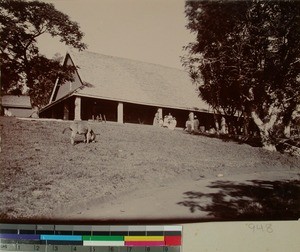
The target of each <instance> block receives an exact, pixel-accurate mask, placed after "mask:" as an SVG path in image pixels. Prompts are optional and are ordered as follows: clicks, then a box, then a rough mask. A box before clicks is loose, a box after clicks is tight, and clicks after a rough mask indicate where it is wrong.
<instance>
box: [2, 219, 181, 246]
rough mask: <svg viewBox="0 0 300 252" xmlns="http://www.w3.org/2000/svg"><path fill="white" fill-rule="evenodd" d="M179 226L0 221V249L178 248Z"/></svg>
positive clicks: (179, 243)
mask: <svg viewBox="0 0 300 252" xmlns="http://www.w3.org/2000/svg"><path fill="white" fill-rule="evenodd" d="M181 245H182V226H172V225H170V226H83V225H81V226H80V225H31V224H22V225H18V224H0V251H1V252H8V251H16V252H28V251H38V252H81V251H82V252H180V251H181Z"/></svg>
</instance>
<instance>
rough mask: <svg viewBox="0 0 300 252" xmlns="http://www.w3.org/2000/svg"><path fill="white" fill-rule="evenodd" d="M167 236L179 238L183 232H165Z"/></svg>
mask: <svg viewBox="0 0 300 252" xmlns="http://www.w3.org/2000/svg"><path fill="white" fill-rule="evenodd" d="M165 235H169V236H178V235H181V231H165Z"/></svg>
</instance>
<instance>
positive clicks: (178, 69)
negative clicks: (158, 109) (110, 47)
mask: <svg viewBox="0 0 300 252" xmlns="http://www.w3.org/2000/svg"><path fill="white" fill-rule="evenodd" d="M67 53H69V54H70V55H71V56H72V55H74V54H81V53H88V54H94V55H99V56H100V55H101V56H104V57H107V58H115V59H121V60H129V61H132V62H136V63H143V64H148V65H154V66H159V67H163V68H169V69H172V70H177V71H182V72H186V73H187V71H186V70H184V69H180V68H176V67H171V66H166V65H162V64H159V63H152V62H146V61H143V60H138V59H131V58H125V57H120V56H114V55H107V54H103V53H99V52H93V51H89V50H84V51H80V52H78V51H76V52H75V51H73V50H70V51H67Z"/></svg>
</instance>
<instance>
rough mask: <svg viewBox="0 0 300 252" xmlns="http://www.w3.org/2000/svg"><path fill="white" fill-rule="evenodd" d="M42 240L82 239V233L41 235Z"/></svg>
mask: <svg viewBox="0 0 300 252" xmlns="http://www.w3.org/2000/svg"><path fill="white" fill-rule="evenodd" d="M41 240H47V241H82V236H81V235H41Z"/></svg>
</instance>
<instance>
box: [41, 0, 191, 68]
mask: <svg viewBox="0 0 300 252" xmlns="http://www.w3.org/2000/svg"><path fill="white" fill-rule="evenodd" d="M44 2H49V3H53V4H54V5H55V7H56V9H57V10H59V11H61V12H63V13H65V14H67V15H68V16H69V17H70V19H71V20H72V21H76V22H77V23H79V26H80V28H81V31H82V32H83V33H84V34H85V36H84V39H83V42H85V43H86V44H87V45H88V49H87V50H88V51H92V52H97V53H101V54H105V55H111V56H117V57H122V58H129V59H134V60H139V61H143V62H149V63H155V64H160V65H164V66H170V67H175V68H180V69H182V66H181V63H180V56H182V55H183V54H184V52H183V50H182V47H183V46H185V45H187V44H188V43H189V42H192V41H193V40H194V36H193V35H192V34H190V32H189V31H188V30H187V29H186V27H185V25H186V24H187V20H186V18H185V14H184V0H45V1H44ZM38 42H39V47H40V49H41V53H44V54H46V55H47V56H48V57H52V56H53V55H54V54H55V53H56V52H59V53H60V54H62V55H64V54H65V52H66V50H67V49H68V48H67V47H65V46H64V44H62V43H59V42H58V39H53V38H51V37H50V36H43V37H42V38H41V39H39V40H38Z"/></svg>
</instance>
